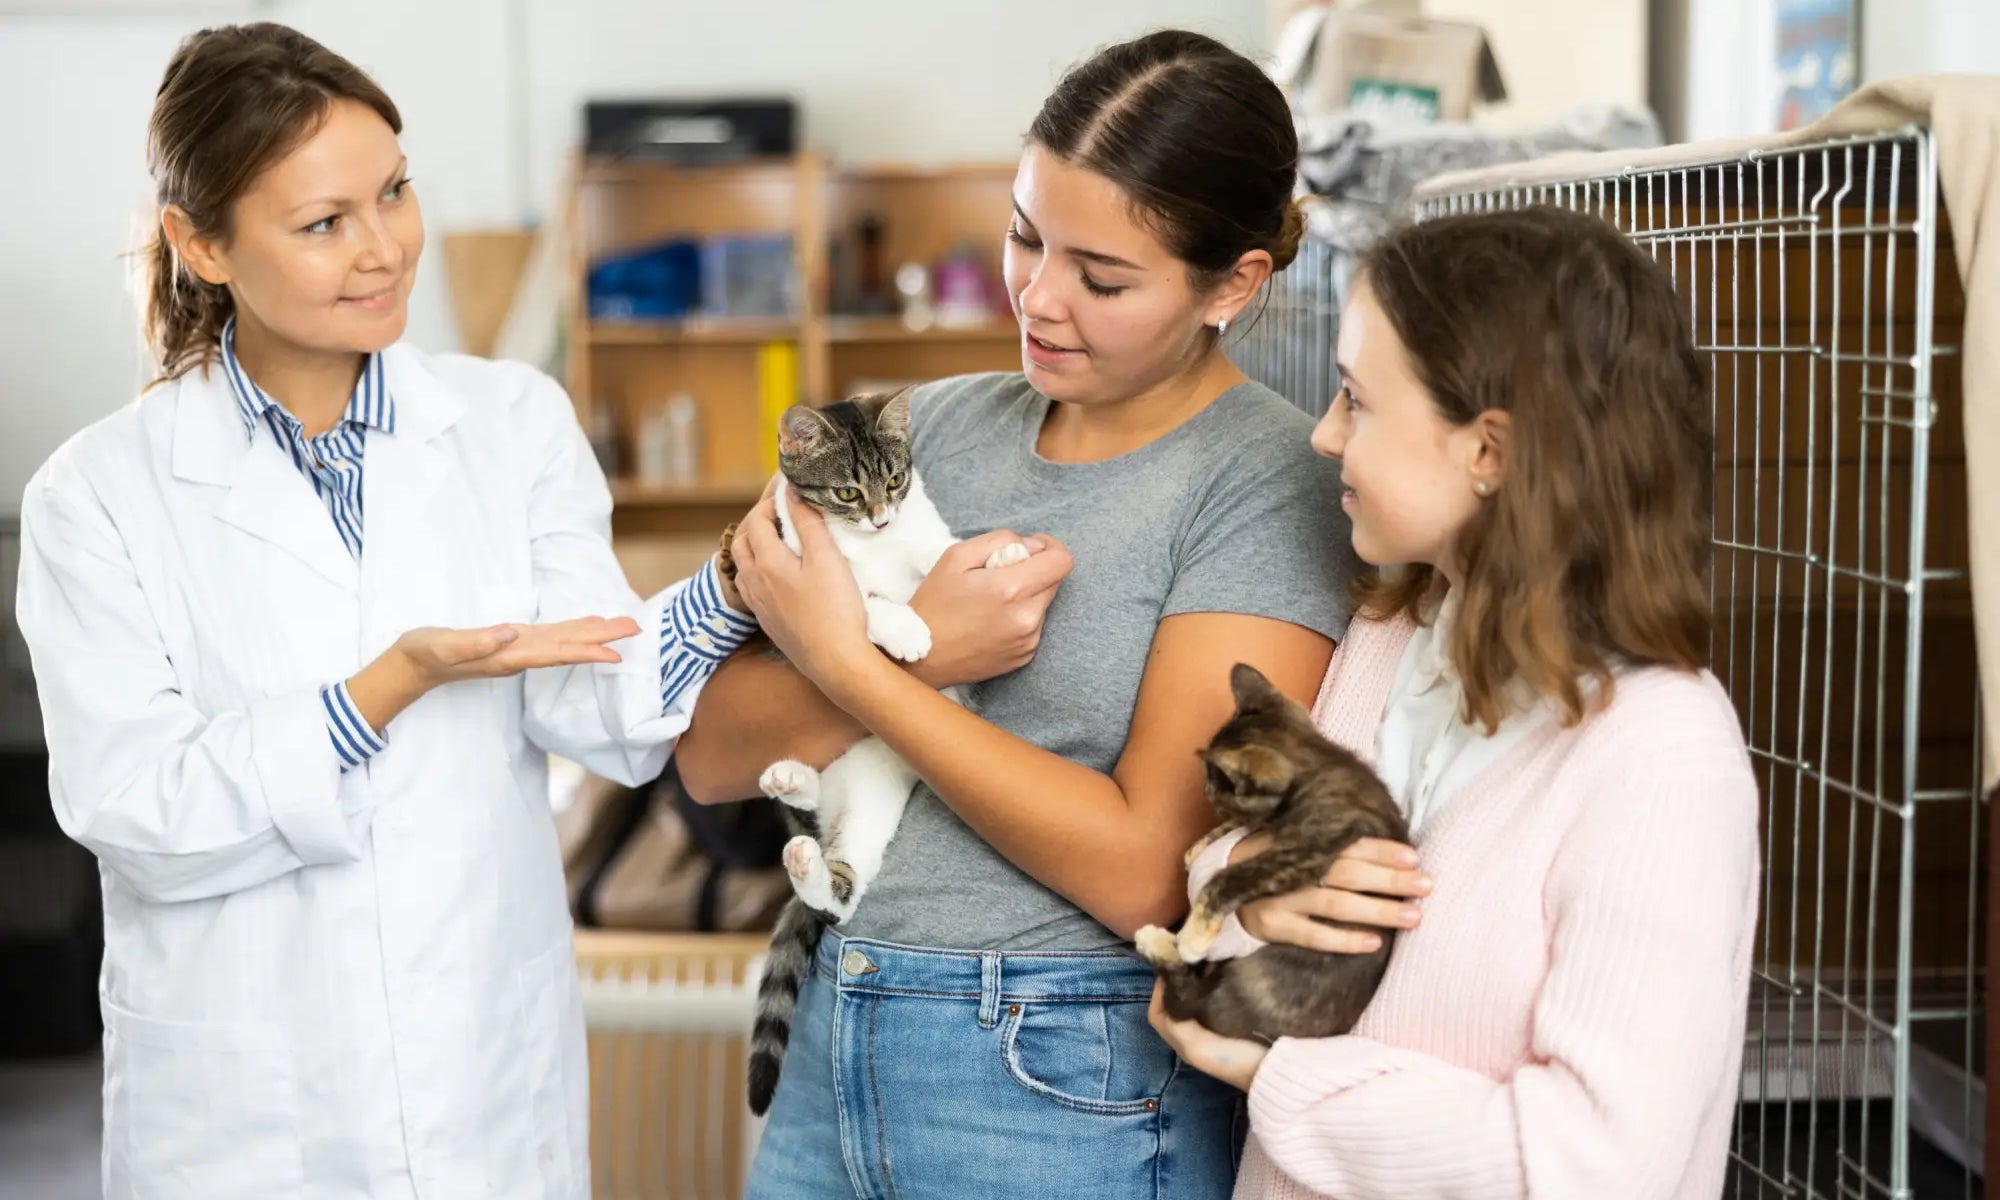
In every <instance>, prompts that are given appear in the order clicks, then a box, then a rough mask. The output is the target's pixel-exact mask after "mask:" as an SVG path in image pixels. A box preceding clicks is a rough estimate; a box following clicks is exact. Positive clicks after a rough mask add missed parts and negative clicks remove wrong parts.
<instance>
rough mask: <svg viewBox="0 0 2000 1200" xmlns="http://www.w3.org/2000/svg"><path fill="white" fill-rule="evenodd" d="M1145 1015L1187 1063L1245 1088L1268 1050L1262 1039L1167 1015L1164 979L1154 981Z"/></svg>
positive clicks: (1161, 1036)
mask: <svg viewBox="0 0 2000 1200" xmlns="http://www.w3.org/2000/svg"><path fill="white" fill-rule="evenodd" d="M1146 1019H1147V1020H1148V1021H1149V1022H1151V1024H1152V1026H1153V1031H1154V1032H1155V1033H1158V1034H1159V1035H1160V1038H1161V1039H1162V1040H1163V1041H1165V1042H1166V1043H1167V1045H1169V1046H1172V1047H1173V1048H1174V1053H1175V1054H1178V1055H1180V1056H1181V1058H1182V1059H1183V1060H1184V1061H1185V1062H1186V1063H1187V1064H1188V1065H1189V1066H1191V1067H1193V1068H1194V1069H1195V1070H1197V1071H1200V1072H1201V1073H1202V1074H1204V1075H1208V1076H1211V1077H1213V1078H1215V1079H1220V1080H1221V1081H1222V1082H1224V1083H1227V1084H1230V1085H1232V1086H1234V1087H1237V1088H1241V1089H1242V1090H1243V1091H1246V1092H1247V1091H1249V1090H1250V1084H1251V1082H1252V1081H1253V1080H1255V1079H1256V1077H1257V1068H1258V1067H1260V1066H1263V1065H1264V1056H1265V1055H1266V1054H1269V1053H1270V1051H1271V1048H1270V1047H1269V1046H1266V1045H1264V1044H1263V1043H1262V1042H1253V1041H1250V1040H1249V1039H1247V1038H1226V1037H1223V1036H1222V1035H1221V1034H1218V1033H1212V1032H1210V1031H1209V1030H1207V1029H1205V1028H1203V1027H1202V1026H1201V1025H1200V1024H1198V1023H1196V1022H1194V1021H1176V1020H1174V1019H1173V1018H1172V1017H1170V1016H1168V1015H1167V1006H1166V984H1165V983H1163V982H1162V983H1155V984H1154V985H1153V1005H1152V1007H1151V1008H1149V1009H1147V1010H1146Z"/></svg>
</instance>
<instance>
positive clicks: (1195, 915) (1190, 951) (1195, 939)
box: [1180, 904, 1222, 963]
mask: <svg viewBox="0 0 2000 1200" xmlns="http://www.w3.org/2000/svg"><path fill="white" fill-rule="evenodd" d="M1221 932H1222V918H1221V917H1219V916H1217V915H1216V914H1215V913H1214V912H1211V911H1210V910H1209V909H1208V908H1207V907H1205V906H1203V905H1200V904H1197V905H1195V906H1194V911H1193V912H1191V913H1189V914H1188V919H1187V924H1185V925H1182V926H1181V936H1180V952H1181V961H1182V962H1185V963H1198V962H1200V961H1201V960H1202V959H1204V958H1206V957H1207V956H1208V951H1209V947H1211V946H1213V945H1215V939H1216V937H1217V935H1219V934H1221Z"/></svg>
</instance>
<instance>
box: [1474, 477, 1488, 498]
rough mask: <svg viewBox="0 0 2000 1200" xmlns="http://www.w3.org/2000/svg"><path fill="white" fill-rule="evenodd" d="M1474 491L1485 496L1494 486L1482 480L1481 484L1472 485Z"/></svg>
mask: <svg viewBox="0 0 2000 1200" xmlns="http://www.w3.org/2000/svg"><path fill="white" fill-rule="evenodd" d="M1472 490H1473V491H1475V492H1478V493H1479V494H1480V495H1482V496H1484V495H1485V494H1486V493H1488V492H1490V491H1492V490H1493V485H1492V484H1490V483H1488V482H1486V481H1485V480H1484V479H1482V480H1480V481H1479V482H1477V483H1475V484H1473V485H1472Z"/></svg>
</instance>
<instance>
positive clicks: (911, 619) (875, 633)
mask: <svg viewBox="0 0 2000 1200" xmlns="http://www.w3.org/2000/svg"><path fill="white" fill-rule="evenodd" d="M868 640H869V641H871V642H873V643H875V644H876V645H877V646H880V647H881V648H882V653H884V654H886V655H888V656H889V657H890V658H894V659H898V660H900V661H902V662H918V661H920V660H922V659H923V657H924V656H925V655H927V654H929V653H930V652H931V627H930V626H928V625H926V624H924V619H923V618H922V617H920V616H918V615H917V612H916V610H915V609H913V608H911V607H910V606H909V605H907V604H877V605H871V606H870V607H869V609H868Z"/></svg>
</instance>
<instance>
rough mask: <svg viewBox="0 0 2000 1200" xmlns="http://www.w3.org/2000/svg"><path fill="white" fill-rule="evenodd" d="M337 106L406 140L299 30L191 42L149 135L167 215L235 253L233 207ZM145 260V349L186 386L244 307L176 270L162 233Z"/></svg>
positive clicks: (379, 105) (355, 74)
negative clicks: (347, 103)
mask: <svg viewBox="0 0 2000 1200" xmlns="http://www.w3.org/2000/svg"><path fill="white" fill-rule="evenodd" d="M336 100H352V101H355V102H357V103H360V104H365V105H367V106H368V107H369V108H372V109H374V110H375V112H376V113H377V114H378V115H380V116H381V118H382V119H383V120H384V121H387V122H388V123H389V128H390V129H393V130H395V131H396V132H397V133H401V132H402V131H403V118H402V116H401V115H400V114H398V113H397V111H396V106H395V104H394V103H393V102H391V101H390V99H389V97H388V96H387V95H386V94H384V93H383V91H382V89H381V88H379V87H377V86H376V84H375V81H374V80H372V79H370V78H368V76H367V74H366V73H365V72H363V71H362V70H361V68H359V67H357V66H355V65H354V64H353V63H351V62H349V61H347V60H346V59H344V58H342V57H341V56H340V55H338V54H335V53H334V52H333V51H331V50H328V49H327V48H326V47H325V46H322V45H320V44H319V43H318V42H316V41H314V40H312V39H311V38H309V37H307V36H306V35H305V34H303V33H300V32H298V31H297V30H295V29H290V28H288V27H286V26H283V25H274V24H271V23H269V22H263V23H259V24H255V25H228V26H223V27H221V28H218V29H204V30H202V31H201V32H199V33H196V34H193V35H191V36H189V37H188V38H187V39H186V40H185V41H183V42H182V43H181V44H180V48H179V49H177V50H176V51H174V57H173V59H172V61H170V62H169V63H168V64H167V73H166V76H165V77H164V78H163V79H161V81H160V90H159V92H158V94H157V95H156V96H155V97H154V99H153V116H152V120H151V122H150V123H149V125H148V126H147V134H146V165H147V167H148V169H149V170H150V171H151V172H152V176H153V187H154V191H155V199H156V200H157V201H158V203H159V206H160V209H161V211H165V210H166V208H167V206H168V205H176V206H178V207H179V208H180V209H181V210H182V211H183V212H185V213H187V219H188V222H189V224H190V225H191V226H192V227H193V229H194V232H195V233H196V234H198V235H199V236H201V237H203V238H208V239H211V240H217V241H226V240H227V238H228V237H229V233H230V227H231V219H232V217H233V216H234V214H235V209H236V202H237V201H238V200H239V199H241V198H242V197H243V194H244V193H245V192H247V191H249V190H250V187H251V185H252V184H254V183H255V182H256V181H257V177H258V176H259V175H261V174H263V173H264V170H265V169H266V168H268V167H269V166H271V165H272V164H273V163H275V162H277V161H278V160H279V159H281V158H283V157H284V156H285V155H286V154H288V153H290V152H291V150H292V149H293V148H294V147H296V146H297V145H298V144H299V143H300V142H303V141H305V140H306V139H307V138H309V137H311V136H312V135H313V133H314V131H316V130H317V129H318V128H319V126H320V123H321V122H322V121H324V120H325V119H326V114H327V110H328V109H330V108H331V107H332V106H333V102H334V101H336ZM143 253H144V256H145V269H146V275H147V282H146V316H145V326H146V340H147V342H148V343H149V344H150V345H151V346H152V349H153V356H154V358H155V359H157V360H158V362H159V364H160V377H161V379H177V378H179V377H180V376H182V375H184V374H186V373H187V372H188V371H189V370H191V369H193V368H194V367H197V366H200V365H202V364H204V363H207V362H210V361H213V359H214V358H215V356H216V353H217V347H218V346H219V344H220V343H221V340H222V327H223V326H224V325H226V324H227V323H228V322H229V318H230V315H231V314H232V313H233V312H234V311H235V306H234V303H233V301H232V300H231V299H230V296H229V289H228V288H226V287H221V286H218V285H216V284H212V283H205V282H203V281H202V280H201V279H200V278H199V277H197V276H196V275H195V273H194V272H193V271H191V270H189V269H188V267H187V265H186V264H185V263H182V262H180V261H178V259H177V258H176V256H175V254H174V247H173V243H172V242H170V241H168V240H167V237H166V233H165V231H163V230H162V229H161V228H160V227H159V225H158V223H157V222H156V223H155V224H154V227H153V236H152V241H151V242H150V243H149V244H148V245H147V247H146V249H145V251H144V252H143Z"/></svg>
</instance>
